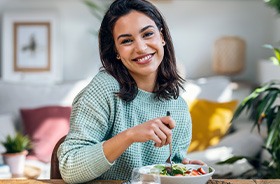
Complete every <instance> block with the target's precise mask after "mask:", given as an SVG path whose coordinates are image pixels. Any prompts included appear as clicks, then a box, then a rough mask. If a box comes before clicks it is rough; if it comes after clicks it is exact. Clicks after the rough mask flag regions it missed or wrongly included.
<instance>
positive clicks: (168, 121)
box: [160, 116, 176, 129]
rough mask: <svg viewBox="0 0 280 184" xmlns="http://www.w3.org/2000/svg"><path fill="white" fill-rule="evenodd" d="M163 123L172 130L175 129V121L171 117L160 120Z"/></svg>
mask: <svg viewBox="0 0 280 184" xmlns="http://www.w3.org/2000/svg"><path fill="white" fill-rule="evenodd" d="M160 120H161V122H163V123H164V124H165V125H166V126H168V127H169V128H170V129H173V128H174V127H175V125H176V123H175V121H174V120H173V119H172V117H171V116H164V117H161V118H160Z"/></svg>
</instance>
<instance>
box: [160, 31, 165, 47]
mask: <svg viewBox="0 0 280 184" xmlns="http://www.w3.org/2000/svg"><path fill="white" fill-rule="evenodd" d="M160 38H161V43H162V45H163V46H165V41H164V36H163V33H162V28H161V29H160Z"/></svg>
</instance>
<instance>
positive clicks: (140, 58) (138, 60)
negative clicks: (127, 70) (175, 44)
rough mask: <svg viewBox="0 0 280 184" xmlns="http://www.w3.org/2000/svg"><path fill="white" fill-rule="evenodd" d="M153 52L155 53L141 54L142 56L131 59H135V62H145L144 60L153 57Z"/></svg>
mask: <svg viewBox="0 0 280 184" xmlns="http://www.w3.org/2000/svg"><path fill="white" fill-rule="evenodd" d="M154 54H155V53H152V54H149V55H145V56H143V57H138V58H135V59H132V61H136V62H139V63H143V62H145V61H148V60H150V59H151V58H152V57H153V55H154Z"/></svg>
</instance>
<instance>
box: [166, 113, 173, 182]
mask: <svg viewBox="0 0 280 184" xmlns="http://www.w3.org/2000/svg"><path fill="white" fill-rule="evenodd" d="M166 116H170V112H169V111H167V113H166ZM171 157H172V140H171V142H170V143H169V157H168V158H167V160H166V161H165V168H166V171H167V173H168V174H169V175H170V176H173V168H172V160H171Z"/></svg>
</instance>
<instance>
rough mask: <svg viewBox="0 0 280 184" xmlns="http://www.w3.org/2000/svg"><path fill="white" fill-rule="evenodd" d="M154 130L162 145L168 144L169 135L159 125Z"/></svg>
mask: <svg viewBox="0 0 280 184" xmlns="http://www.w3.org/2000/svg"><path fill="white" fill-rule="evenodd" d="M154 131H155V134H156V135H157V136H158V138H159V139H160V140H161V143H160V147H162V146H163V145H165V144H166V139H167V136H166V135H165V133H164V132H163V131H162V130H161V129H160V128H159V127H157V128H155V129H154Z"/></svg>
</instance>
